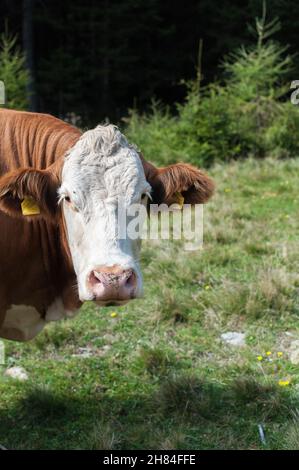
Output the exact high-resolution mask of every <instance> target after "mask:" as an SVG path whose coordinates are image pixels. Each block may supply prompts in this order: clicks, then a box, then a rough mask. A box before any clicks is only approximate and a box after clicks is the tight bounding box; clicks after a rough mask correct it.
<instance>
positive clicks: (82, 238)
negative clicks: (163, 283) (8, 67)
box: [0, 125, 213, 305]
mask: <svg viewBox="0 0 299 470" xmlns="http://www.w3.org/2000/svg"><path fill="white" fill-rule="evenodd" d="M178 192H180V193H182V195H183V196H184V199H185V202H186V203H191V204H196V203H198V204H199V203H203V202H205V201H207V199H209V197H210V196H211V195H212V192H213V183H212V181H211V180H210V179H209V178H208V177H207V176H206V175H205V174H204V173H202V172H201V171H200V170H198V169H197V168H195V167H193V166H191V165H187V164H183V163H179V164H175V165H171V166H169V167H165V168H156V167H154V166H153V165H151V164H150V163H148V162H146V161H145V160H144V159H143V157H142V156H140V155H139V154H138V152H137V151H136V149H135V148H134V147H133V146H131V145H129V144H128V142H127V140H126V138H125V137H124V136H123V135H122V134H121V133H120V131H119V130H118V129H117V128H115V127H114V126H112V125H109V126H98V127H97V128H95V129H94V130H91V131H87V132H85V133H84V134H83V135H82V137H81V138H80V139H79V140H78V142H77V143H76V144H75V146H74V147H73V148H72V149H71V150H70V151H69V152H68V155H67V156H66V158H65V159H64V161H63V164H62V168H61V171H60V172H59V176H57V174H56V173H55V172H53V171H52V169H51V168H49V169H48V170H42V171H41V170H35V169H32V168H30V169H20V170H16V171H14V172H12V173H9V174H7V175H5V176H3V177H2V178H1V179H0V209H2V210H4V211H5V212H7V213H8V214H9V215H11V216H18V217H24V216H23V214H22V210H21V203H22V201H23V200H24V199H25V200H26V198H28V197H29V198H31V200H34V201H35V202H36V203H37V205H38V206H39V209H40V215H39V216H41V217H44V218H47V219H48V220H56V221H57V220H60V221H62V223H63V226H64V230H65V233H66V239H67V243H68V249H69V252H70V255H71V258H72V262H73V266H74V270H75V272H76V275H77V280H78V290H79V297H80V300H81V301H86V300H95V301H97V303H99V304H100V305H111V304H114V305H121V304H123V303H125V302H126V301H128V300H129V299H132V298H135V297H139V296H141V294H142V277H141V273H140V267H139V261H138V259H139V250H140V240H138V239H137V240H136V239H131V238H129V237H126V238H121V237H118V236H116V235H117V233H118V227H117V225H118V222H119V217H118V212H119V201H120V200H121V201H122V204H124V205H125V207H126V208H128V207H130V206H131V205H132V204H136V203H139V204H143V205H146V204H147V200H148V198H149V197H150V198H152V199H153V202H155V203H159V204H160V203H162V202H164V203H167V204H171V203H172V202H174V201H175V194H176V193H178ZM58 214H60V217H58ZM61 215H62V217H61ZM32 217H35V218H36V217H38V215H34V216H32Z"/></svg>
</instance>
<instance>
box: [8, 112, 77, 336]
mask: <svg viewBox="0 0 299 470" xmlns="http://www.w3.org/2000/svg"><path fill="white" fill-rule="evenodd" d="M80 135H81V133H80V131H79V130H77V129H75V128H74V127H72V126H71V125H69V124H66V123H64V122H62V121H60V120H58V119H56V118H54V117H51V116H48V115H42V114H32V113H22V112H15V111H10V110H5V109H2V110H0V177H1V176H2V175H4V174H6V173H8V172H10V171H12V170H15V169H18V168H22V167H34V168H37V169H45V168H49V167H50V166H51V165H54V166H53V168H55V171H56V172H59V170H60V166H61V164H62V158H63V156H64V154H65V153H66V152H67V150H68V149H70V148H71V147H72V146H73V145H74V144H75V142H76V141H77V140H78V138H79V137H80ZM0 230H1V234H0V337H4V338H8V339H15V340H26V339H30V332H28V334H27V335H26V334H24V332H23V331H22V329H20V330H18V329H11V328H6V327H5V318H6V314H7V312H8V311H9V310H10V309H11V308H12V306H23V307H24V314H23V315H26V306H31V307H34V308H35V309H36V311H37V312H38V313H39V315H40V316H41V318H44V317H45V314H46V311H47V309H48V308H49V306H50V305H51V304H53V302H54V301H55V300H56V299H58V298H59V299H62V302H63V304H64V306H65V308H66V309H67V310H70V311H71V310H74V309H76V308H78V306H79V299H78V295H77V293H76V290H75V289H74V285H75V284H76V279H75V274H74V272H73V270H72V267H71V264H70V263H69V258H68V255H67V253H65V252H64V248H63V246H64V244H63V243H61V241H60V237H61V236H62V234H61V233H60V230H59V226H58V225H56V224H53V223H50V222H47V221H46V220H44V219H40V218H39V219H38V220H33V221H29V222H28V221H27V220H26V219H25V218H24V219H21V218H12V217H9V216H8V215H6V214H5V213H4V212H2V211H0ZM19 308H21V307H19ZM28 336H29V337H28Z"/></svg>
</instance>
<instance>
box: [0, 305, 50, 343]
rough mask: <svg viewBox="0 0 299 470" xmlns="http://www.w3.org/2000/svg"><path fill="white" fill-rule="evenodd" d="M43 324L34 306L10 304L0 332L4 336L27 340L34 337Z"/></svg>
mask: <svg viewBox="0 0 299 470" xmlns="http://www.w3.org/2000/svg"><path fill="white" fill-rule="evenodd" d="M44 326H45V321H44V320H43V319H42V318H41V316H40V314H39V313H38V311H37V310H36V309H35V308H34V307H30V306H28V305H12V306H11V307H10V309H9V310H8V311H7V312H6V316H5V320H4V323H3V325H2V327H1V330H0V333H2V334H3V336H4V337H7V338H9V339H10V338H11V339H17V340H20V341H28V340H30V339H32V338H34V337H35V336H36V335H37V334H38V333H39V332H40V331H41V330H42V329H43V328H44Z"/></svg>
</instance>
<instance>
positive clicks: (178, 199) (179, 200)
mask: <svg viewBox="0 0 299 470" xmlns="http://www.w3.org/2000/svg"><path fill="white" fill-rule="evenodd" d="M174 197H175V198H176V202H177V203H178V205H179V206H180V209H182V208H183V205H184V202H185V198H184V196H182V194H181V193H174Z"/></svg>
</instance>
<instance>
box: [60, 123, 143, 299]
mask: <svg viewBox="0 0 299 470" xmlns="http://www.w3.org/2000/svg"><path fill="white" fill-rule="evenodd" d="M150 191H151V187H150V185H149V184H148V183H147V181H146V178H145V174H144V170H143V166H142V162H141V160H140V157H139V155H138V153H137V151H136V150H135V149H134V148H133V147H132V146H130V145H129V144H128V142H127V140H126V139H125V137H124V136H123V135H122V134H121V133H120V132H119V130H118V129H117V128H115V127H114V126H112V125H109V126H98V127H96V128H95V129H94V130H91V131H88V132H86V133H85V134H83V136H82V137H81V139H80V140H79V141H78V142H77V144H76V145H75V146H74V147H73V148H72V149H71V151H70V153H69V155H68V156H67V157H66V159H65V163H64V166H63V169H62V184H61V187H60V189H59V195H60V199H61V204H62V205H63V214H64V220H65V226H66V232H67V239H68V244H69V249H70V253H71V256H72V260H73V265H74V269H75V272H76V275H77V280H78V290H79V297H80V300H81V301H86V300H96V301H98V302H99V303H100V304H103V305H107V304H112V303H113V304H122V303H124V302H125V301H127V300H129V299H130V298H134V297H139V296H140V295H141V294H142V277H141V272H140V266H139V262H138V258H139V250H140V241H139V240H138V239H137V240H132V239H130V238H129V237H126V238H124V239H121V238H119V237H118V233H119V227H118V221H119V217H118V212H119V202H120V201H121V202H122V204H123V205H124V206H125V207H126V208H129V207H130V206H131V205H132V204H136V203H142V204H145V203H146V199H147V195H148V194H149V193H150Z"/></svg>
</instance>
